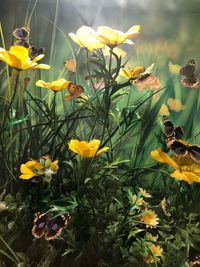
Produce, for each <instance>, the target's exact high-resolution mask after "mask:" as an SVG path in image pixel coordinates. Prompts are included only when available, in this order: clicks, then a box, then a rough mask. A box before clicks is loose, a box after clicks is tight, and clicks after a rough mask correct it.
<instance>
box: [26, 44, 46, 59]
mask: <svg viewBox="0 0 200 267" xmlns="http://www.w3.org/2000/svg"><path fill="white" fill-rule="evenodd" d="M28 52H29V57H30V58H31V59H34V58H36V57H37V56H39V55H42V54H44V53H45V49H44V48H43V47H41V48H37V47H35V46H34V45H31V46H30V47H29V49H28Z"/></svg>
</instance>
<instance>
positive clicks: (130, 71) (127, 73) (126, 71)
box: [119, 66, 145, 79]
mask: <svg viewBox="0 0 200 267" xmlns="http://www.w3.org/2000/svg"><path fill="white" fill-rule="evenodd" d="M144 70H145V68H144V67H142V66H136V67H134V68H129V67H126V68H122V69H120V72H119V74H120V75H121V76H123V77H125V78H127V79H131V78H135V77H137V76H139V75H140V74H141V73H142V72H144Z"/></svg>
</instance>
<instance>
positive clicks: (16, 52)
mask: <svg viewBox="0 0 200 267" xmlns="http://www.w3.org/2000/svg"><path fill="white" fill-rule="evenodd" d="M43 57H44V54H41V55H39V56H37V57H35V58H34V59H33V60H31V59H30V57H29V52H28V49H27V48H26V47H23V46H19V45H15V46H11V47H10V50H9V51H6V50H5V49H3V48H1V47H0V60H1V61H3V62H5V63H6V64H8V65H9V66H11V67H13V68H15V69H18V70H29V69H49V68H50V66H49V65H46V64H38V63H37V61H39V60H41V59H42V58H43Z"/></svg>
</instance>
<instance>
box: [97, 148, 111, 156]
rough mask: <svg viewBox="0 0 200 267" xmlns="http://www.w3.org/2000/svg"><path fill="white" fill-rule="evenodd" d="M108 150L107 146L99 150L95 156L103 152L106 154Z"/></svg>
mask: <svg viewBox="0 0 200 267" xmlns="http://www.w3.org/2000/svg"><path fill="white" fill-rule="evenodd" d="M108 149H109V147H108V146H105V147H103V148H101V149H99V150H98V152H97V154H96V155H100V154H101V153H103V152H107V151H108Z"/></svg>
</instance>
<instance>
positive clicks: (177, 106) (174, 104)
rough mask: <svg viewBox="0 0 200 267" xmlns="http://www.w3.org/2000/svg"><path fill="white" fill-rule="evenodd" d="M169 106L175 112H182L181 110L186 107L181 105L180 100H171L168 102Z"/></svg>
mask: <svg viewBox="0 0 200 267" xmlns="http://www.w3.org/2000/svg"><path fill="white" fill-rule="evenodd" d="M167 104H168V106H169V108H170V109H171V110H173V111H175V112H180V111H181V110H183V109H185V106H184V105H183V104H182V103H181V101H180V100H179V99H174V98H169V99H168V100H167ZM166 116H168V115H166Z"/></svg>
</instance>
